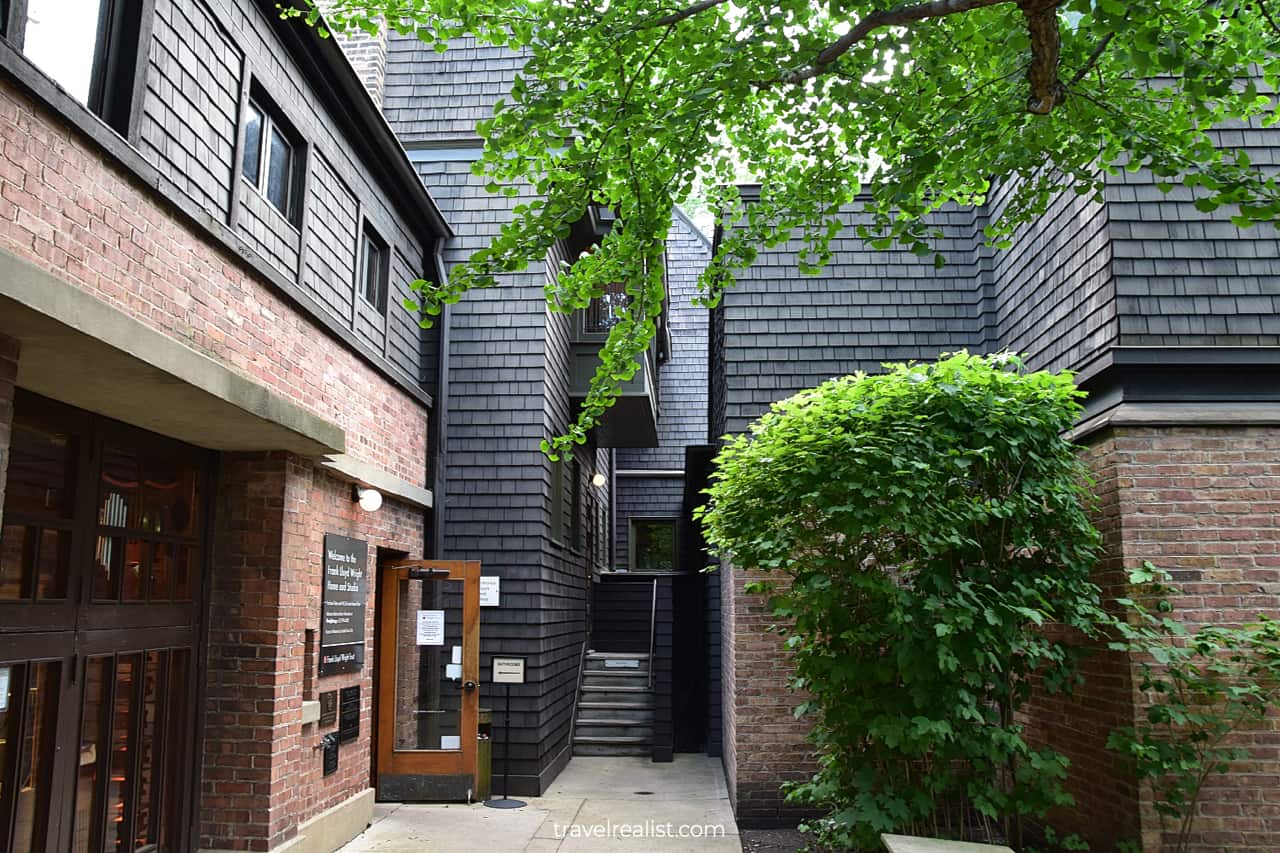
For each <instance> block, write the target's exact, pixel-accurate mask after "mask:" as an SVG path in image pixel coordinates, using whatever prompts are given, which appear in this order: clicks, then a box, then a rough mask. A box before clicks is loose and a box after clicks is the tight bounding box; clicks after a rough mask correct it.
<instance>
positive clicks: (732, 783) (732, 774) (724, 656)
mask: <svg viewBox="0 0 1280 853" xmlns="http://www.w3.org/2000/svg"><path fill="white" fill-rule="evenodd" d="M736 574H737V571H736V570H735V569H734V568H733V566H732V565H729V564H727V563H724V564H722V565H721V567H720V734H721V738H720V739H721V747H720V748H721V750H722V752H721V754H720V763H721V764H722V765H723V766H724V777H725V783H726V785H727V787H728V789H729V802H730V803H732V804H733V807H734V809H735V810H736V809H737V808H738V669H737V665H738V654H737V650H738V635H737V632H736V628H737V624H736V621H735V619H734V615H733V609H734V606H735V605H736V603H737V599H738V594H739V593H738V588H737V586H736V585H735V575H736Z"/></svg>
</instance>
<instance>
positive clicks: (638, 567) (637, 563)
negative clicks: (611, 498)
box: [627, 518, 676, 572]
mask: <svg viewBox="0 0 1280 853" xmlns="http://www.w3.org/2000/svg"><path fill="white" fill-rule="evenodd" d="M630 532H631V535H630V536H628V537H627V540H628V542H629V544H630V546H631V549H630V550H631V553H630V555H629V556H630V557H631V559H630V561H629V562H630V564H631V571H633V572H673V571H675V568H676V520H675V519H674V518H633V519H631V531H630Z"/></svg>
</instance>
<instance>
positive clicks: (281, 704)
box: [201, 453, 422, 850]
mask: <svg viewBox="0 0 1280 853" xmlns="http://www.w3.org/2000/svg"><path fill="white" fill-rule="evenodd" d="M216 527H217V531H216V534H215V565H214V575H213V601H212V606H211V614H212V623H213V624H212V627H211V631H210V648H209V697H208V703H207V706H208V708H209V712H208V713H209V716H208V721H207V725H206V730H205V731H206V745H205V772H204V777H203V780H202V804H203V809H202V813H201V846H202V847H212V848H221V849H248V850H269V849H272V848H274V847H277V846H279V845H280V844H282V843H284V842H286V841H288V840H289V839H290V838H292V837H294V836H295V835H296V834H297V827H298V825H299V824H300V823H302V822H304V821H306V820H307V819H309V818H311V817H313V816H314V815H316V814H318V813H320V812H321V811H324V810H325V809H328V808H330V807H332V806H334V805H337V804H339V803H341V802H342V801H344V800H346V799H348V798H349V797H351V796H353V795H355V794H357V793H359V792H360V791H362V790H364V789H366V788H368V787H369V786H370V784H371V779H370V776H369V769H370V752H371V745H372V725H373V667H374V657H373V645H374V596H375V592H376V586H377V584H376V580H375V578H376V573H375V571H374V570H375V567H376V562H377V553H378V552H377V549H378V548H385V549H388V550H394V551H401V552H405V553H407V554H408V555H409V556H413V557H416V556H420V555H421V543H422V515H421V513H420V512H419V511H417V510H413V509H411V508H407V507H402V506H398V505H397V504H395V503H394V501H391V500H387V501H386V502H385V503H384V504H383V506H382V509H381V510H379V511H378V512H376V513H372V514H370V513H365V512H364V511H362V510H361V509H360V508H359V506H358V505H357V504H355V503H354V502H353V501H352V500H351V487H350V485H349V484H347V483H344V482H342V481H340V480H336V479H334V478H333V477H331V476H329V475H328V474H326V473H325V472H324V471H322V470H320V469H317V468H316V467H315V466H313V465H312V464H311V463H310V462H308V461H306V460H302V459H298V458H296V457H293V456H289V455H287V454H278V453H276V454H223V456H222V464H221V471H220V480H219V494H218V507H217V520H216ZM326 533H336V534H340V535H343V536H350V537H353V538H356V539H362V540H364V541H365V542H367V543H368V545H369V565H368V569H369V572H370V575H369V601H368V606H367V610H366V619H365V643H366V645H365V661H366V663H365V667H364V669H363V670H362V671H361V672H359V673H350V674H345V675H338V676H328V677H324V678H314V677H310V678H307V677H304V667H305V666H307V665H311V666H314V660H311V661H308V656H307V654H306V650H305V640H306V630H307V629H308V628H313V629H314V628H317V627H318V626H319V624H320V609H321V601H322V588H321V571H320V567H321V559H322V546H323V542H324V535H325V534H326ZM307 684H312V685H314V686H313V688H312V689H313V690H314V691H315V692H317V693H318V692H319V691H328V690H338V689H340V688H342V687H347V686H350V685H359V686H360V688H361V691H360V696H361V720H360V737H359V738H358V739H357V740H355V741H352V742H348V743H344V744H342V746H341V749H340V753H339V764H338V772H337V773H335V774H334V775H332V776H328V777H325V776H323V774H322V767H321V753H320V752H319V751H318V750H316V749H315V747H316V746H317V745H318V744H319V742H320V739H321V737H322V736H323V735H324V734H326V733H328V732H329V731H332V730H333V727H326V728H324V729H321V728H320V727H319V726H317V725H315V724H308V725H306V726H304V725H303V724H302V702H303V700H304V699H314V698H316V697H315V696H306V695H304V686H305V685H307ZM247 700H248V701H247ZM250 702H252V704H250Z"/></svg>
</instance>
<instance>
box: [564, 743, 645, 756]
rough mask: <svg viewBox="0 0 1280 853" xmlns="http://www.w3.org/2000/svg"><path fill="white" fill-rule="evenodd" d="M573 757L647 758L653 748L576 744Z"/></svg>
mask: <svg viewBox="0 0 1280 853" xmlns="http://www.w3.org/2000/svg"><path fill="white" fill-rule="evenodd" d="M573 754H574V755H592V756H636V757H644V758H648V757H649V756H650V755H652V754H653V747H651V746H649V745H648V744H624V745H621V746H618V745H614V744H600V743H577V742H575V743H574V744H573Z"/></svg>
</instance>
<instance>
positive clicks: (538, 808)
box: [342, 755, 742, 853]
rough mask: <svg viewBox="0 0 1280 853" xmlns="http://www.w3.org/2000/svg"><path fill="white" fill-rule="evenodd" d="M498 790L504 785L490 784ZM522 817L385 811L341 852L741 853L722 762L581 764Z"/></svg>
mask: <svg viewBox="0 0 1280 853" xmlns="http://www.w3.org/2000/svg"><path fill="white" fill-rule="evenodd" d="M495 781H496V782H497V784H498V786H501V784H502V782H501V779H500V778H499V779H496V780H495ZM521 799H523V800H524V801H525V802H527V803H528V805H527V806H525V807H524V808H522V809H492V808H488V807H486V806H484V805H481V804H475V805H470V806H466V805H460V804H451V805H435V804H418V803H412V804H403V805H400V804H395V803H382V804H379V805H378V806H376V807H375V809H374V818H373V823H372V824H371V825H370V827H369V828H368V829H367V830H366V831H365V832H364V833H363V834H362V835H360V836H359V837H358V838H356V839H355V840H354V841H352V842H351V843H350V844H348V845H346V846H345V847H343V848H342V853H409V851H413V853H422V851H446V853H471V851H483V853H507V851H529V853H553V851H554V852H555V853H587V851H591V853H597V851H599V853H613V851H619V853H621V851H658V852H659V853H686V851H688V853H703V851H708V853H740V851H741V850H742V844H741V841H740V840H739V837H738V828H737V825H736V824H735V823H734V820H733V810H732V809H731V808H730V806H729V798H728V792H727V791H726V789H725V783H724V773H723V771H722V770H721V767H720V761H719V759H716V758H708V757H706V756H702V755H677V756H676V760H675V761H674V762H672V763H670V764H654V763H653V762H652V761H650V760H649V759H647V758H593V757H585V756H584V757H578V758H574V759H573V760H572V761H570V762H569V766H568V767H566V768H565V770H564V772H562V773H561V774H560V775H559V776H558V777H557V778H556V780H555V782H554V783H552V786H551V788H550V790H548V791H547V793H546V794H545V795H544V796H541V797H522V798H521Z"/></svg>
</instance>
